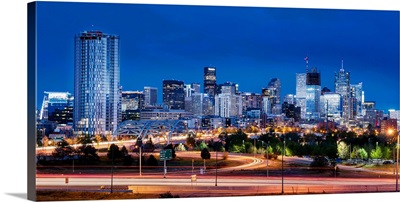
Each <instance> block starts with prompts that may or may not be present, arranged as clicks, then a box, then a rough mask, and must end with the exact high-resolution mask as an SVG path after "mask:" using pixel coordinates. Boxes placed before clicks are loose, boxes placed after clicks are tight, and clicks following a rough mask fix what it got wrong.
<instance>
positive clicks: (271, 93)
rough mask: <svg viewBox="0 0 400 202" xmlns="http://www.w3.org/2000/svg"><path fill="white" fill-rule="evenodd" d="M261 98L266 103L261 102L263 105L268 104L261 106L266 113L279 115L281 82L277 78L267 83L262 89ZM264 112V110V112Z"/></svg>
mask: <svg viewBox="0 0 400 202" xmlns="http://www.w3.org/2000/svg"><path fill="white" fill-rule="evenodd" d="M262 96H263V97H264V98H266V99H268V101H263V103H264V104H268V105H269V106H263V108H264V109H267V111H268V112H267V113H269V114H280V113H282V106H281V104H280V103H281V101H280V100H281V81H280V80H279V79H278V78H273V79H271V81H270V82H269V83H268V86H267V87H266V88H263V89H262ZM264 112H265V110H264Z"/></svg>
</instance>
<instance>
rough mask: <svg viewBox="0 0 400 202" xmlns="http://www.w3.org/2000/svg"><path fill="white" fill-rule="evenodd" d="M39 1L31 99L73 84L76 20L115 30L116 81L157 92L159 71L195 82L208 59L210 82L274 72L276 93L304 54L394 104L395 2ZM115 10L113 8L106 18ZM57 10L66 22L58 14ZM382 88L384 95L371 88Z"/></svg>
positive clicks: (251, 84) (242, 84)
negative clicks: (388, 6)
mask: <svg viewBox="0 0 400 202" xmlns="http://www.w3.org/2000/svg"><path fill="white" fill-rule="evenodd" d="M39 3H40V4H42V7H39V9H40V8H47V10H46V11H43V12H42V15H40V14H39V15H38V19H39V20H38V22H39V23H38V33H39V34H38V44H40V46H39V47H38V69H37V75H38V85H37V94H38V99H37V103H38V105H37V107H38V108H40V105H41V100H42V98H43V95H44V94H43V92H44V91H68V92H71V93H73V36H74V35H75V34H77V33H79V32H81V31H84V30H100V31H102V32H104V33H108V34H116V35H119V36H120V38H121V79H120V80H121V85H122V87H123V89H122V90H123V91H125V90H140V91H143V87H144V86H151V87H157V88H158V89H159V93H160V89H162V87H161V86H162V81H163V80H169V79H176V80H181V81H184V83H185V84H190V83H194V82H196V83H200V85H201V88H203V68H204V67H205V66H210V65H211V66H215V67H216V69H217V84H221V83H224V82H226V81H231V82H234V83H237V84H239V90H240V91H242V92H254V93H259V94H261V89H262V88H263V87H266V86H267V84H268V82H269V81H270V80H271V78H279V79H280V80H281V82H282V93H281V96H282V97H283V96H285V95H286V94H295V93H296V92H295V87H296V84H295V82H296V73H304V72H305V71H306V65H305V61H304V60H303V59H304V57H306V56H308V57H309V67H310V68H311V67H317V69H318V70H319V71H320V72H321V77H322V79H321V87H328V88H329V89H330V90H332V91H334V74H335V72H338V71H339V70H340V68H341V60H342V59H343V60H344V69H345V71H349V72H350V74H351V75H350V83H351V84H357V83H359V82H363V90H364V91H365V100H366V101H376V104H377V108H378V109H383V110H385V111H387V110H388V109H390V108H395V109H398V108H399V106H398V103H399V101H398V99H399V98H398V94H399V93H398V92H399V90H398V87H399V85H398V68H397V69H396V67H398V60H397V59H396V57H398V18H396V16H398V15H396V13H395V12H383V11H349V10H347V11H346V10H323V9H317V10H312V9H277V8H274V9H269V8H244V7H241V8H233V7H217V8H218V9H216V7H195V6H183V7H184V8H185V9H182V8H181V7H180V6H157V5H134V4H132V5H127V7H125V6H124V7H122V6H120V5H112V4H111V5H107V10H104V9H105V8H106V6H105V5H103V4H95V5H93V4H89V5H90V8H91V9H90V10H87V11H86V10H85V9H87V8H89V5H88V4H72V5H70V4H65V5H64V4H63V6H60V4H62V3H44V2H39ZM49 8H52V9H49ZM71 9H74V10H73V11H72V10H71ZM82 10H85V12H80V11H82ZM116 10H118V11H120V12H117V13H118V14H117V15H115V18H113V17H112V16H111V15H110V14H111V13H112V12H111V11H116ZM128 11H130V12H129V13H130V14H128ZM204 11H207V12H204ZM69 12H73V13H76V16H75V15H71V13H69ZM132 13H133V14H132ZM171 13H174V15H170V14H171ZM237 13H241V15H240V17H239V16H238V15H236V14H237ZM50 16H51V17H50ZM67 16H68V21H70V22H74V23H62V22H66V20H67V19H66V17H67ZM89 16H92V17H89ZM124 16H125V18H128V17H131V18H132V19H136V18H135V16H136V17H137V16H140V17H142V18H143V19H144V20H143V21H140V22H132V25H135V26H136V27H137V28H130V26H128V25H129V24H130V23H129V22H130V21H129V20H128V21H126V20H123V21H124V22H120V21H116V22H115V23H111V21H112V19H116V20H118V19H119V20H121V19H124V18H123V17H124ZM181 16H186V17H185V18H184V19H182V18H181ZM315 16H318V19H317V18H315ZM86 17H87V18H86ZM297 17H301V18H302V20H297ZM71 18H72V19H71ZM83 18H84V19H88V20H83V21H79V19H83ZM314 18H315V19H314ZM52 19H54V20H56V21H57V23H56V21H52ZM253 19H265V20H266V21H263V22H260V21H254V20H253ZM102 22H103V23H102ZM146 22H147V23H146ZM325 22H328V23H331V24H329V25H327V24H326V23H325ZM221 23H222V24H221ZM193 24H194V25H193ZM92 25H94V26H92ZM125 25H126V26H125ZM356 25H357V26H356ZM135 26H134V27H135ZM354 26H356V28H357V29H356V28H354ZM396 26H397V28H396ZM140 28H142V29H140ZM205 28H208V29H205ZM210 28H212V29H210ZM310 28H314V29H315V30H318V31H319V32H316V33H314V32H313V30H310ZM335 28H342V29H343V33H342V32H340V33H332V31H334V30H336V31H338V30H340V29H335ZM345 28H347V29H345ZM344 29H345V30H346V31H344ZM202 30H206V31H202ZM51 31H52V32H51ZM161 31H162V32H161ZM238 31H240V32H238ZM260 32H261V33H260ZM300 33H304V34H305V35H306V36H303V35H300ZM383 38H384V40H382V39H383ZM61 39H62V40H61ZM327 39H329V40H327ZM378 39H381V40H380V41H379V40H378ZM55 40H57V43H54V42H55ZM330 40H335V41H334V42H330V43H329V41H330ZM305 42H306V43H305ZM350 42H351V43H350ZM348 43H349V44H348ZM355 46H357V47H355ZM368 47H370V48H372V49H368ZM55 67H57V68H55ZM278 67H283V68H278ZM232 70H233V71H232ZM375 70H376V71H375ZM377 70H380V71H377ZM264 72H265V73H264ZM60 77H61V79H60ZM376 78H378V79H376ZM379 78H385V79H379ZM382 89H384V90H385V95H388V96H381V94H380V93H381V92H382ZM389 95H394V96H389ZM389 98H390V99H389ZM161 99H162V98H161V97H160V96H159V99H158V102H160V100H161Z"/></svg>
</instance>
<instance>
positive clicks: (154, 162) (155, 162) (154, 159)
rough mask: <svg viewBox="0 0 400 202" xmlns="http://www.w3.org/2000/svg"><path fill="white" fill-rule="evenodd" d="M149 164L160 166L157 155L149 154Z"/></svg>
mask: <svg viewBox="0 0 400 202" xmlns="http://www.w3.org/2000/svg"><path fill="white" fill-rule="evenodd" d="M147 165H148V166H158V161H157V159H156V157H154V156H153V154H152V155H150V156H149V158H148V159H147Z"/></svg>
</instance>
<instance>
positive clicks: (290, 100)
mask: <svg viewBox="0 0 400 202" xmlns="http://www.w3.org/2000/svg"><path fill="white" fill-rule="evenodd" d="M295 101H296V96H295V95H293V94H287V95H285V97H284V98H283V102H287V103H288V104H295V103H296V102H295Z"/></svg>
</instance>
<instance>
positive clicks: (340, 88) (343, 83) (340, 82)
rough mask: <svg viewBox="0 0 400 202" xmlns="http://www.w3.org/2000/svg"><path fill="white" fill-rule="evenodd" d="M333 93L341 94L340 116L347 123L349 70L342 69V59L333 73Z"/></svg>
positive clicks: (348, 111)
mask: <svg viewBox="0 0 400 202" xmlns="http://www.w3.org/2000/svg"><path fill="white" fill-rule="evenodd" d="M335 93H339V94H340V95H341V96H342V100H343V101H342V103H343V108H342V110H343V112H342V118H343V122H344V123H348V121H349V119H350V72H346V71H344V68H343V61H342V67H341V69H340V71H339V72H338V73H335Z"/></svg>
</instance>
